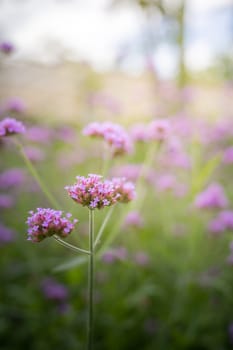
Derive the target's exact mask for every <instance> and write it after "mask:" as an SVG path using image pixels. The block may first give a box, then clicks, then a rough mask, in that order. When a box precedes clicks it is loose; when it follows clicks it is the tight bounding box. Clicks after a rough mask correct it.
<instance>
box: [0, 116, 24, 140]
mask: <svg viewBox="0 0 233 350" xmlns="http://www.w3.org/2000/svg"><path fill="white" fill-rule="evenodd" d="M24 132H25V126H24V125H23V123H21V122H20V121H18V120H16V119H14V118H5V119H3V120H1V121H0V137H1V136H10V135H15V134H23V133H24Z"/></svg>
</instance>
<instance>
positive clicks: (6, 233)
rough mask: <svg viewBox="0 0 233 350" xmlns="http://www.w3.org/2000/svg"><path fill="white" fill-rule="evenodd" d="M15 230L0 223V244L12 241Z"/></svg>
mask: <svg viewBox="0 0 233 350" xmlns="http://www.w3.org/2000/svg"><path fill="white" fill-rule="evenodd" d="M14 236H15V232H14V231H13V230H11V229H10V228H8V227H6V226H4V225H2V224H1V223H0V245H1V244H5V243H9V242H12V241H13V240H14Z"/></svg>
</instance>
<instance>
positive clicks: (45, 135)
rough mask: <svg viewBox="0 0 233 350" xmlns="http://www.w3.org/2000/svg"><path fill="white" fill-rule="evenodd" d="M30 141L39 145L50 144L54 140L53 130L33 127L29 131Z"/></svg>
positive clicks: (27, 135)
mask: <svg viewBox="0 0 233 350" xmlns="http://www.w3.org/2000/svg"><path fill="white" fill-rule="evenodd" d="M26 137H27V139H28V140H30V141H33V142H38V143H49V142H50V141H51V138H52V130H51V129H49V128H47V127H45V126H32V127H31V128H29V129H28V130H27V133H26Z"/></svg>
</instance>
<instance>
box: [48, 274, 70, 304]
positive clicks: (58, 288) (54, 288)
mask: <svg viewBox="0 0 233 350" xmlns="http://www.w3.org/2000/svg"><path fill="white" fill-rule="evenodd" d="M42 291H43V294H44V296H45V297H46V298H47V299H49V300H54V301H58V302H61V301H62V302H63V301H66V300H67V297H68V290H67V288H66V287H65V286H64V285H63V284H61V283H58V282H57V281H55V280H54V279H52V278H46V279H45V280H43V281H42Z"/></svg>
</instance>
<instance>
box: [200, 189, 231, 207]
mask: <svg viewBox="0 0 233 350" xmlns="http://www.w3.org/2000/svg"><path fill="white" fill-rule="evenodd" d="M194 204H195V206H196V207H197V208H200V209H202V208H224V207H226V206H227V204H228V200H227V198H226V196H225V193H224V189H223V187H222V186H221V185H219V184H218V183H213V184H211V185H209V186H208V187H207V188H206V189H205V190H204V191H202V192H201V193H199V194H198V195H197V196H196V199H195V202H194Z"/></svg>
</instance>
